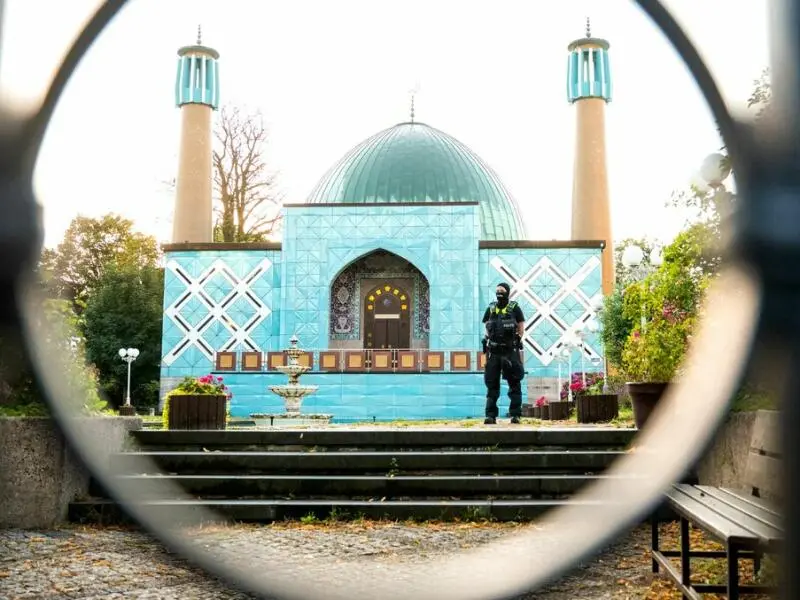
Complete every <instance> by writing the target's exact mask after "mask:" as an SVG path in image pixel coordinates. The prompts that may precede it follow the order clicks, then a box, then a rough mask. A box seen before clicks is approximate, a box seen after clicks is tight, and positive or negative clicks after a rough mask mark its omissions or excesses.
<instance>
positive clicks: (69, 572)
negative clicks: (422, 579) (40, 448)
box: [0, 522, 651, 600]
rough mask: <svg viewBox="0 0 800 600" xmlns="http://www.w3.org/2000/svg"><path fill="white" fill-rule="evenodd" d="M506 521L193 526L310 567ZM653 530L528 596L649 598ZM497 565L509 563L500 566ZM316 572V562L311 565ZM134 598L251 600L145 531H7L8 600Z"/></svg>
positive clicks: (210, 536) (218, 544)
mask: <svg viewBox="0 0 800 600" xmlns="http://www.w3.org/2000/svg"><path fill="white" fill-rule="evenodd" d="M512 527H513V526H509V525H498V524H480V525H476V524H441V525H407V524H396V523H369V522H366V523H363V522H362V523H359V522H355V523H334V524H327V523H326V524H324V525H313V524H312V525H301V524H297V523H295V524H276V525H271V526H263V527H255V526H237V527H224V528H213V529H211V528H209V529H205V530H199V531H194V532H192V534H191V535H192V537H193V540H194V541H195V543H198V544H201V545H203V546H206V547H208V548H210V549H213V548H223V549H228V550H231V549H232V550H234V551H236V550H237V548H238V549H246V548H247V547H250V548H253V547H254V546H253V545H257V547H258V548H259V549H263V550H265V551H267V552H270V551H271V552H274V553H277V554H278V555H280V554H283V555H284V556H285V555H286V554H292V555H295V556H300V557H302V558H303V560H304V561H308V565H309V566H310V567H311V566H312V565H313V566H316V567H318V568H328V567H330V566H331V563H332V562H333V563H335V562H349V561H353V560H367V561H375V562H393V563H397V562H400V563H401V564H402V563H411V562H413V561H415V560H420V559H422V560H425V559H426V558H429V557H434V556H440V555H442V554H444V553H447V552H452V551H454V550H456V549H459V548H470V547H475V546H478V545H481V544H484V543H487V542H489V541H492V540H495V539H497V538H499V537H501V536H502V535H503V534H504V533H507V532H509V531H510V530H511V529H512ZM648 539H649V538H648V531H647V529H646V528H644V527H640V528H638V529H636V530H634V531H633V532H632V533H631V534H630V535H628V536H626V537H625V538H624V539H623V540H622V541H620V542H618V543H617V544H615V545H614V546H613V547H612V548H610V549H608V550H607V551H606V552H605V553H603V554H602V555H601V556H599V557H598V558H597V559H595V560H593V561H591V562H590V563H589V564H587V565H583V566H581V567H580V568H578V569H577V570H576V571H575V572H573V573H572V574H570V575H568V576H566V577H565V578H563V579H562V580H561V581H559V582H557V583H556V584H554V585H552V586H550V587H549V588H548V589H547V590H544V591H541V592H537V593H531V594H527V595H525V596H524V599H525V600H533V599H538V600H568V599H569V600H573V599H576V598H581V599H583V600H601V599H603V600H608V599H620V600H621V599H634V598H636V599H641V598H645V597H647V590H648V588H649V585H650V579H651V576H650V574H649V565H650V561H649V558H648V554H647V542H648ZM497 569H498V570H499V571H501V570H502V565H497ZM312 570H313V569H312ZM23 598H24V599H33V598H37V599H38V598H43V599H48V600H50V599H56V598H59V599H60V598H72V599H74V598H82V599H87V600H88V599H98V600H99V599H100V598H109V599H116V598H134V599H141V600H150V599H160V600H173V599H174V600H178V599H180V600H184V599H190V598H194V599H199V600H204V599H209V600H210V599H222V600H245V599H248V598H249V596H247V595H246V594H244V593H241V592H237V591H235V590H232V589H230V588H229V587H228V586H226V585H225V584H223V583H220V582H217V581H215V580H213V579H212V578H210V577H209V576H207V575H205V574H204V573H202V572H199V571H197V570H196V569H194V568H192V567H191V566H189V565H188V564H187V563H186V562H185V561H183V560H182V559H180V558H179V557H176V556H175V555H171V554H170V553H168V552H167V551H165V550H164V549H163V547H162V546H161V545H160V544H159V543H158V542H156V541H154V540H152V539H151V538H149V537H148V536H146V535H145V534H143V533H140V532H137V531H133V530H124V529H109V528H85V527H68V528H63V529H58V530H51V531H19V530H7V531H0V599H3V600H6V599H8V600H12V599H23Z"/></svg>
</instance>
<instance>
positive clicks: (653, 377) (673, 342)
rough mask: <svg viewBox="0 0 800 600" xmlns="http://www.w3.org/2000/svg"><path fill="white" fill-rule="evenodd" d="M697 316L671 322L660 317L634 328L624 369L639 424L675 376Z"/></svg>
mask: <svg viewBox="0 0 800 600" xmlns="http://www.w3.org/2000/svg"><path fill="white" fill-rule="evenodd" d="M693 323H694V319H691V318H687V319H685V320H683V321H680V322H674V323H673V322H670V321H668V320H667V319H664V318H657V319H654V320H652V321H650V322H649V323H647V325H646V327H645V329H644V330H641V329H640V328H638V327H637V328H636V329H634V331H633V332H632V333H631V335H630V337H629V338H628V341H627V342H626V343H625V349H624V350H623V352H622V370H623V372H624V373H625V375H626V378H627V380H628V382H627V383H626V387H627V389H628V393H629V394H630V396H631V403H632V405H633V418H634V421H635V422H636V427H637V428H638V429H641V428H642V427H644V425H645V423H646V422H647V419H648V418H649V417H650V414H651V413H652V411H653V409H654V408H655V407H656V405H657V404H658V401H659V400H660V399H661V397H662V395H663V394H664V391H665V390H666V389H667V386H668V385H669V383H670V381H672V379H673V377H674V376H675V374H676V372H677V370H678V368H679V366H680V364H681V361H682V360H683V357H684V354H685V353H686V348H687V345H688V340H689V332H690V330H691V326H692V325H693Z"/></svg>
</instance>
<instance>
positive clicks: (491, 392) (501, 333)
mask: <svg viewBox="0 0 800 600" xmlns="http://www.w3.org/2000/svg"><path fill="white" fill-rule="evenodd" d="M510 292H511V288H510V287H509V286H508V284H507V283H505V282H503V283H498V284H497V288H496V289H495V294H496V298H497V301H496V302H492V303H491V304H490V305H489V307H488V308H487V309H486V312H485V313H483V323H484V324H485V326H486V336H485V337H484V339H483V352H484V354H486V369H485V371H484V373H483V380H484V382H485V383H486V420H485V421H484V423H485V424H486V425H494V424H495V423H497V399H498V398H499V397H500V375H501V374H502V376H503V379H505V380H506V381H507V382H508V399H509V401H510V403H509V406H508V413H509V415H510V416H511V422H512V423H519V420H520V417H521V416H522V386H521V382H522V378H523V377H524V376H525V368H524V367H523V366H522V360H521V359H520V356H519V352H520V350H522V335H523V333H524V331H525V325H524V324H525V315H524V314H523V313H522V309H521V308H520V307H519V304H517V303H516V302H512V301H509V295H510Z"/></svg>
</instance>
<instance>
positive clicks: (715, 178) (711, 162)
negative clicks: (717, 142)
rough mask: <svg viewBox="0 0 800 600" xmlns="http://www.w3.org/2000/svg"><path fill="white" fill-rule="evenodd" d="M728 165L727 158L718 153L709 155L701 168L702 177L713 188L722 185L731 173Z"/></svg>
mask: <svg viewBox="0 0 800 600" xmlns="http://www.w3.org/2000/svg"><path fill="white" fill-rule="evenodd" d="M727 163H728V161H727V160H726V158H725V157H724V156H723V155H722V154H720V153H718V152H715V153H714V154H710V155H708V156H707V157H706V159H705V160H704V161H703V164H702V166H701V167H700V177H702V178H703V179H704V180H705V182H706V183H708V184H709V185H711V186H717V185H720V184H721V183H722V182H723V181H725V179H727V177H728V175H730V173H731V168H730V165H728V164H727Z"/></svg>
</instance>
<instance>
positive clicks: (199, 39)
mask: <svg viewBox="0 0 800 600" xmlns="http://www.w3.org/2000/svg"><path fill="white" fill-rule="evenodd" d="M197 45H198V46H202V45H203V28H202V26H201V25H198V26H197Z"/></svg>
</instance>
